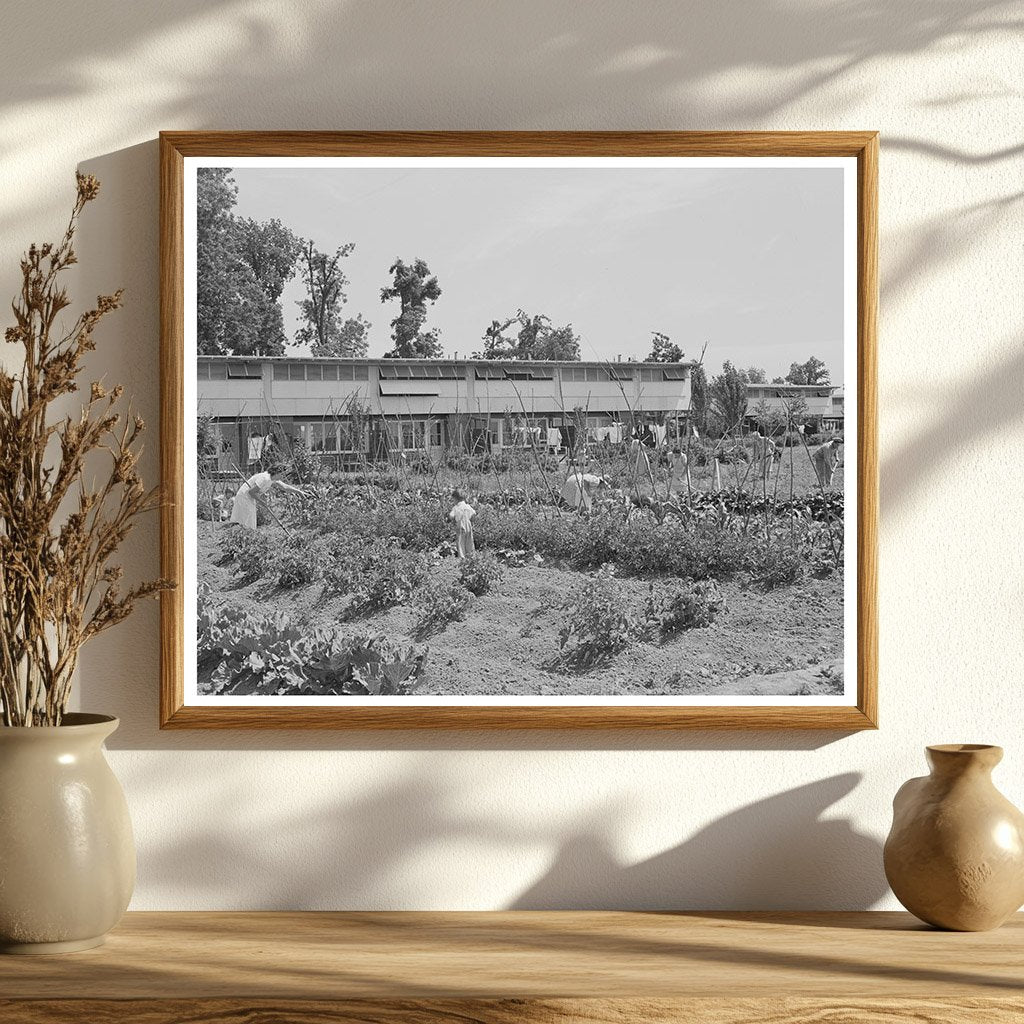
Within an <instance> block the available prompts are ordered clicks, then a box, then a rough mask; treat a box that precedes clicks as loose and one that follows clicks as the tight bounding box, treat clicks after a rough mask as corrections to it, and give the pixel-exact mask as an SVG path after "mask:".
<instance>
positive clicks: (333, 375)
mask: <svg viewBox="0 0 1024 1024" xmlns="http://www.w3.org/2000/svg"><path fill="white" fill-rule="evenodd" d="M323 375H324V380H337V379H338V365H337V363H324V365H323Z"/></svg>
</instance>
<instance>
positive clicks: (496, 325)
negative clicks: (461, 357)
mask: <svg viewBox="0 0 1024 1024" xmlns="http://www.w3.org/2000/svg"><path fill="white" fill-rule="evenodd" d="M515 322H516V318H515V317H510V318H509V319H508V320H506V321H505V322H504V323H502V322H501V321H500V320H492V321H491V326H490V327H488V328H487V330H485V331H484V333H483V337H482V339H481V340H482V341H483V343H484V347H483V348H482V349H481V350H480V351H479V352H474V353H473V358H474V359H515V349H516V345H515V340H514V339H511V338H506V337H505V331H507V330H508V329H509V327H511V326H512V324H514V323H515Z"/></svg>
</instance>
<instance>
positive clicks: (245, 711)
mask: <svg viewBox="0 0 1024 1024" xmlns="http://www.w3.org/2000/svg"><path fill="white" fill-rule="evenodd" d="M356 156H357V157H367V156H372V157H375V158H381V159H394V158H398V159H402V158H410V157H444V158H468V157H473V158H477V157H503V158H508V157H512V158H535V157H559V158H561V157H568V158H574V159H575V158H603V157H631V158H633V157H635V158H644V159H645V160H653V159H661V158H679V157H682V158H723V159H732V158H756V159H757V160H762V159H765V158H798V159H804V158H822V159H835V158H846V159H849V160H853V161H855V190H856V191H855V205H856V228H855V231H856V240H855V242H853V240H852V239H851V249H850V250H849V251H855V258H856V286H855V296H856V310H855V331H856V364H855V365H856V403H855V408H856V416H857V437H856V459H855V467H856V495H857V497H856V556H855V563H854V560H853V558H852V557H849V558H848V560H847V565H848V566H850V565H851V564H855V568H856V587H855V592H856V599H857V607H856V636H855V637H853V636H850V630H849V628H847V631H846V644H847V649H848V645H849V644H850V643H855V644H856V681H855V693H854V691H853V685H852V683H851V684H850V685H848V686H847V690H846V693H847V695H848V700H847V701H846V702H844V703H843V704H831V705H827V706H822V705H818V704H814V705H808V704H806V703H801V702H800V700H799V699H794V701H793V702H792V703H784V704H778V703H776V704H770V705H760V704H735V703H731V704H719V705H715V706H710V705H700V706H695V705H692V704H689V705H671V706H669V705H664V704H654V703H652V702H650V701H645V700H644V699H642V698H638V699H637V700H636V702H635V703H625V704H624V703H609V704H586V705H566V704H559V703H557V702H549V703H544V704H526V705H524V704H514V705H507V704H505V705H497V706H496V705H492V704H487V703H479V704H472V705H467V704H461V705H458V706H453V705H437V704H432V705H424V704H413V705H410V704H406V703H402V702H401V699H398V700H397V701H396V702H393V703H390V704H387V705H386V706H382V705H380V704H375V705H367V704H365V703H364V702H363V701H362V700H361V699H360V698H351V699H350V702H349V703H346V704H345V705H344V706H339V705H334V706H309V705H308V704H304V703H303V702H302V700H301V699H296V701H295V702H294V703H289V704H286V705H282V704H273V705H267V704H265V703H264V704H261V703H258V702H249V703H246V702H245V701H244V700H242V701H239V702H238V703H237V704H232V705H230V706H228V705H224V704H221V705H217V706H207V705H204V704H197V703H195V702H194V701H193V700H191V699H190V698H189V697H188V696H187V694H186V683H185V680H186V666H187V664H188V662H189V659H193V660H194V659H195V651H190V650H187V649H186V641H185V635H186V629H185V625H186V619H185V610H186V604H187V602H186V589H187V588H188V587H189V586H190V582H189V581H190V578H191V577H190V574H189V573H188V572H187V571H186V562H185V557H186V553H185V537H186V530H185V517H186V516H190V515H194V514H195V508H194V507H192V508H189V507H187V505H186V489H185V479H186V472H185V452H186V444H185V440H184V439H185V431H186V430H189V429H192V430H194V422H193V420H191V419H190V416H191V413H190V414H189V416H187V415H186V408H185V394H186V389H185V376H186V372H189V373H191V372H192V371H191V370H190V369H189V370H187V371H186V365H185V358H186V324H185V316H186V273H185V265H186V264H185V260H186V251H185V237H186V233H185V232H186V222H187V214H188V211H187V210H186V206H185V199H184V196H185V187H186V180H187V173H186V166H187V165H186V161H189V160H191V159H192V158H220V159H222V161H223V164H224V165H225V166H231V165H232V162H233V161H238V160H240V159H242V158H247V157H259V158H278V157H282V158H296V159H301V158H308V157H317V158H320V157H337V158H348V157H356ZM877 173H878V135H877V133H876V132H866V131H864V132H572V133H566V132H245V131H230V132H162V133H161V135H160V237H161V243H160V245H161V251H160V286H161V295H160V317H161V357H160V358H161V469H162V482H163V490H164V505H163V509H162V515H161V558H162V566H163V574H164V575H165V576H167V577H168V578H170V579H172V580H174V581H176V582H177V583H178V584H179V585H178V587H177V589H175V590H172V591H167V592H165V593H163V594H162V595H161V600H162V607H161V665H162V670H161V677H162V678H161V699H160V725H161V728H170V729H179V728H229V729H230V728H246V729H248V728H273V729H282V728H285V729H292V728H302V729H310V728H313V729H322V728H328V729H354V728H359V729H509V728H526V729H579V728H588V729H594V728H596V729H634V728H643V729H668V730H678V729H694V728H710V729H830V730H859V729H871V728H876V727H877V644H878V629H877V599H876V579H877V532H878V456H877V434H876V430H877V428H876V388H877V385H876V373H877V371H876V362H877V355H876V320H877V303H878V270H877V245H878V242H877V203H878V196H877V190H878V184H877ZM848 322H853V320H852V319H851V320H849V321H848ZM851 342H852V339H851V337H850V336H849V333H847V335H846V339H845V344H846V345H847V346H849V345H850V344H851ZM190 424H191V426H190ZM847 462H848V464H850V465H853V464H854V461H853V460H847ZM652 482H653V478H652ZM669 493H671V484H669ZM848 571H849V570H848ZM191 585H192V586H194V585H195V581H194V580H192V584H191ZM844 700H845V698H844Z"/></svg>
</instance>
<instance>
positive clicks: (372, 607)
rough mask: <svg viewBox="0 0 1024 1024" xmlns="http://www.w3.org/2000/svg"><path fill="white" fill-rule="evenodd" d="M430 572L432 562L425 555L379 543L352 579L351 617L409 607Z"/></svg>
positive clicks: (365, 553)
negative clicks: (406, 604) (402, 605)
mask: <svg viewBox="0 0 1024 1024" xmlns="http://www.w3.org/2000/svg"><path fill="white" fill-rule="evenodd" d="M429 570H430V560H429V559H428V558H427V557H426V556H425V555H424V554H422V553H420V552H418V551H405V550H402V549H401V548H395V547H393V546H391V545H389V544H388V543H387V542H386V541H383V540H378V541H375V542H374V543H373V544H371V545H370V547H369V548H368V549H367V550H366V551H365V552H364V553H363V555H362V557H361V561H360V564H359V566H358V571H357V573H355V574H354V578H353V579H352V583H353V589H352V604H351V605H350V606H349V608H348V610H347V613H348V614H349V615H357V614H365V613H366V612H372V611H381V610H384V609H387V608H393V607H394V606H395V605H399V604H405V603H406V602H407V601H408V600H409V598H410V597H411V596H412V593H413V591H414V590H415V589H416V588H417V587H418V586H419V585H420V584H421V583H422V582H423V581H424V580H425V579H426V578H427V574H428V572H429Z"/></svg>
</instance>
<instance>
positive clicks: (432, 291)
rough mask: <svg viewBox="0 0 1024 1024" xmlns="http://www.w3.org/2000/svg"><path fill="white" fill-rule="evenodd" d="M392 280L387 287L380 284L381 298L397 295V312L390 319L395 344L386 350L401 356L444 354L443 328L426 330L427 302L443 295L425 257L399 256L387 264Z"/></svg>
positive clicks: (434, 356)
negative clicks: (410, 258) (424, 327)
mask: <svg viewBox="0 0 1024 1024" xmlns="http://www.w3.org/2000/svg"><path fill="white" fill-rule="evenodd" d="M388 273H390V274H391V275H392V277H393V279H394V280H393V282H392V284H391V286H390V287H388V288H381V290H380V301H381V302H389V301H390V300H392V299H398V300H399V303H400V307H399V313H398V316H396V317H395V319H394V320H392V321H391V338H392V340H393V341H394V343H395V347H394V348H393V349H392V350H391V351H390V352H387V353H385V355H386V356H389V357H398V358H400V359H437V358H439V357H440V356H441V355H442V348H441V338H440V331H439V330H438V329H437V328H436V327H435V328H431V329H430V330H424V329H423V325H424V323H425V322H426V319H427V303H428V302H430V303H434V302H436V301H437V300H438V299H439V298H440V296H441V286H440V285H439V284H438V283H437V278H436V277H434V276H432V275H431V273H430V268H429V267H428V266H427V264H426V261H425V260H421V259H419V258H417V259H415V260H414V261H413V262H412V263H408V264H407V263H405V261H404V260H401V259H396V260H395V262H394V263H392V264H391V266H390V267H389V268H388Z"/></svg>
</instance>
